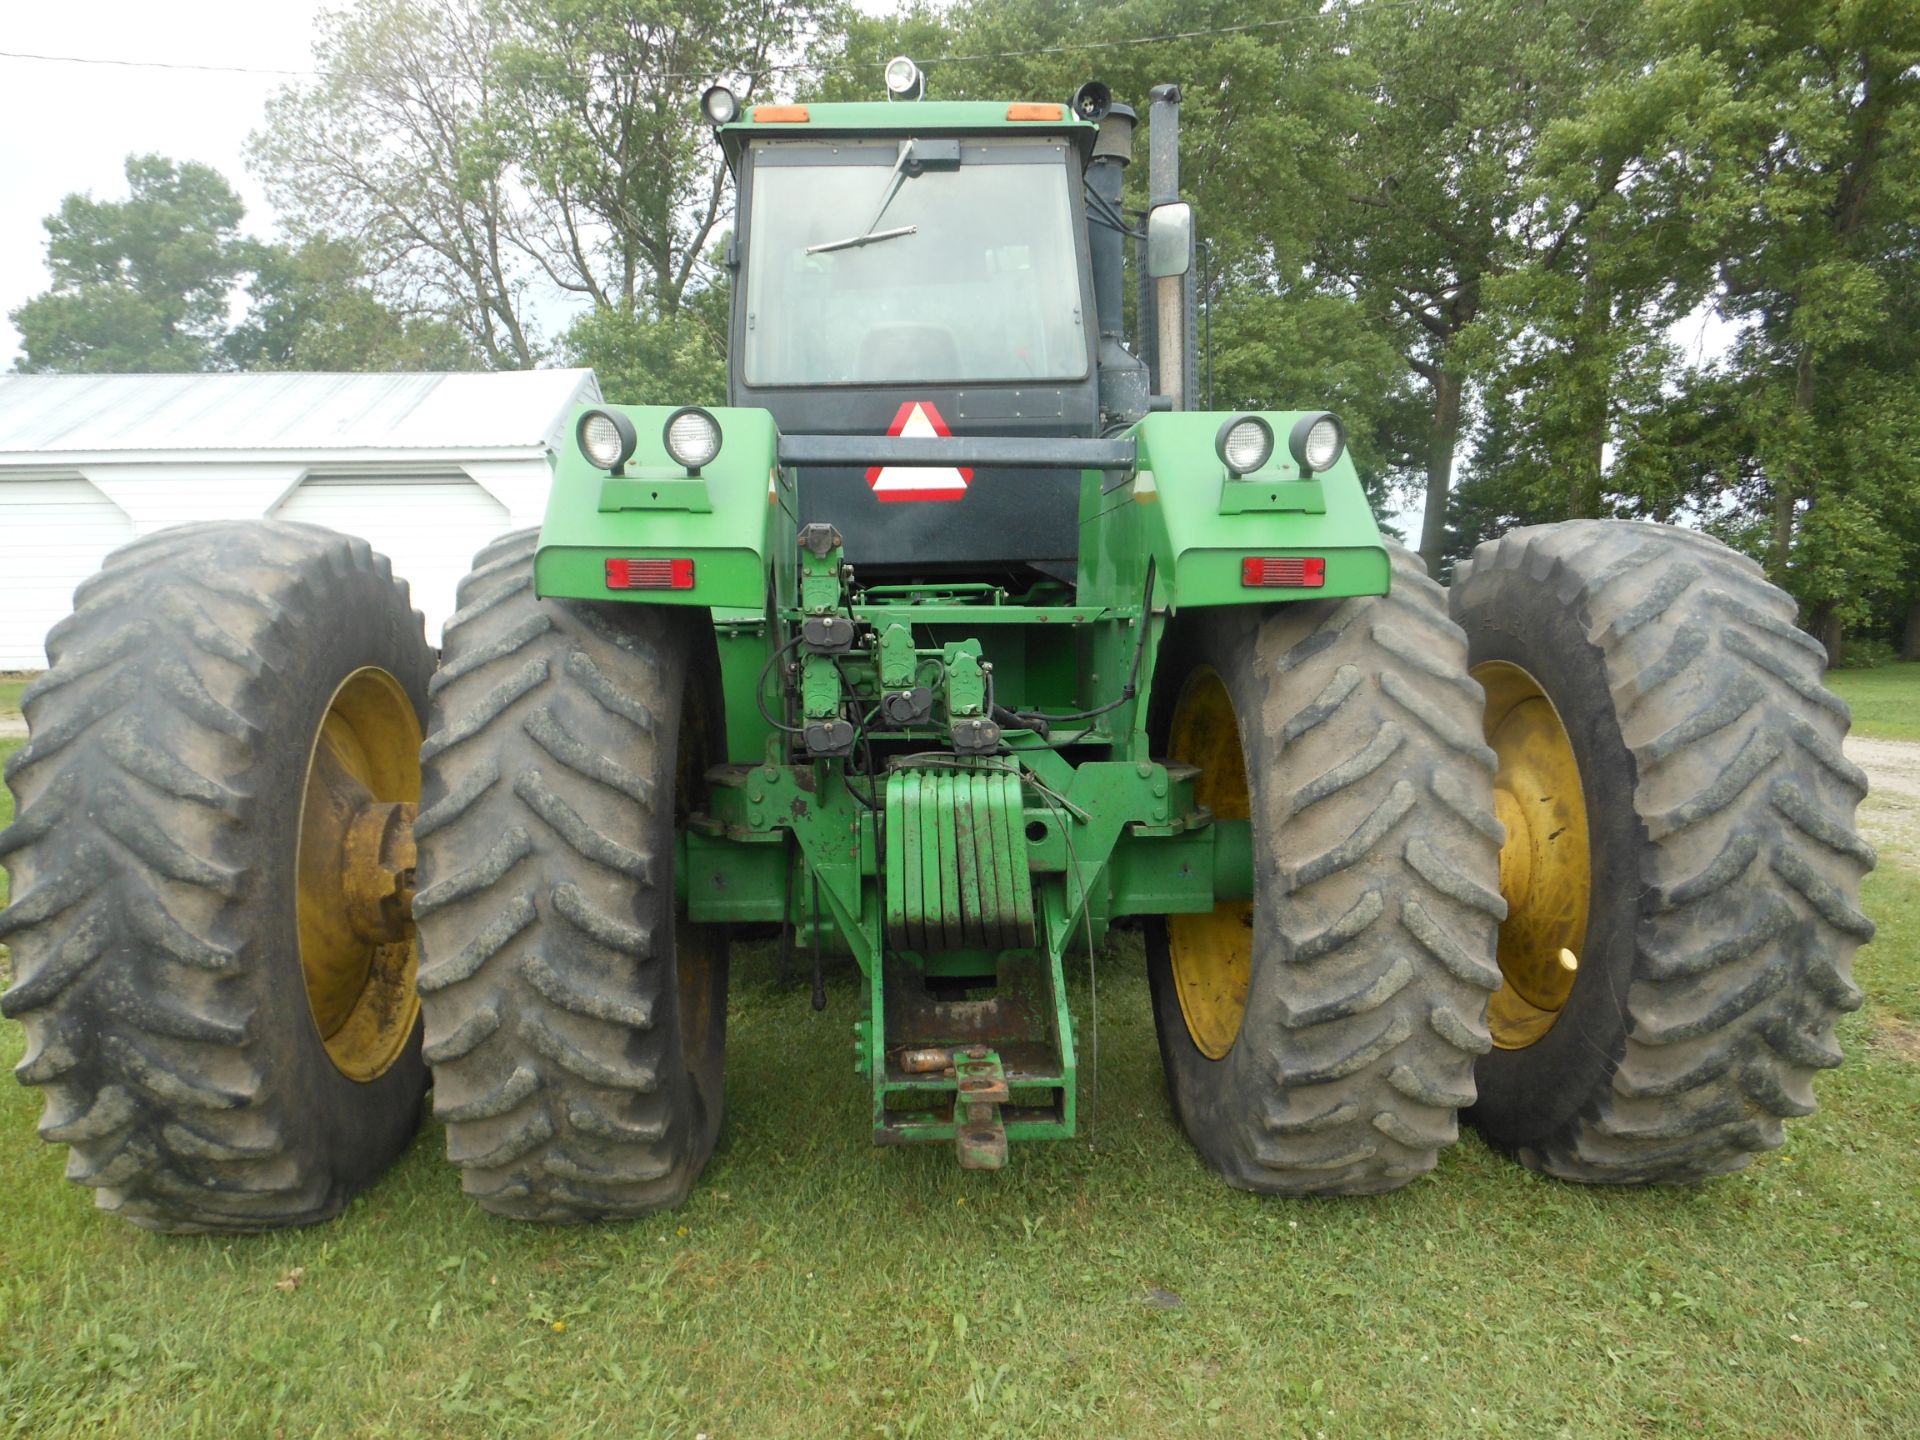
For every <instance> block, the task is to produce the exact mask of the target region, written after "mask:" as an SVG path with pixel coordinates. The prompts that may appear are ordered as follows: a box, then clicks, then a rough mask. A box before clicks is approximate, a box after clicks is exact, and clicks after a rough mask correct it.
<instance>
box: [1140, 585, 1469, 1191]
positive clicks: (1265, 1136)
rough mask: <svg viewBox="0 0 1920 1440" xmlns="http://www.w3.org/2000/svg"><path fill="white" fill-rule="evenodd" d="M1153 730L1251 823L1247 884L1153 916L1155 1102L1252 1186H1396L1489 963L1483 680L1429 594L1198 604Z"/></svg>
mask: <svg viewBox="0 0 1920 1440" xmlns="http://www.w3.org/2000/svg"><path fill="white" fill-rule="evenodd" d="M1161 654H1162V656H1163V657H1164V658H1163V659H1162V661H1161V666H1162V669H1161V673H1160V676H1159V677H1158V678H1157V679H1156V682H1155V706H1154V709H1155V712H1156V713H1155V715H1154V717H1153V721H1154V733H1155V736H1156V739H1157V740H1158V741H1159V742H1160V744H1161V747H1162V753H1163V754H1165V755H1167V756H1168V757H1169V759H1170V760H1178V761H1186V762H1189V763H1192V764H1195V765H1198V766H1199V767H1200V768H1201V776H1200V779H1199V781H1198V782H1197V798H1198V799H1199V800H1200V802H1201V803H1202V804H1205V805H1208V806H1210V807H1211V808H1212V810H1213V811H1214V813H1215V814H1216V815H1217V816H1219V817H1221V818H1222V819H1246V818H1249V817H1250V818H1251V820H1252V822H1253V823H1252V837H1253V870H1254V881H1253V892H1254V893H1253V899H1252V900H1251V901H1250V902H1233V901H1228V902H1223V903H1222V904H1221V905H1220V906H1219V907H1218V908H1216V909H1215V910H1214V911H1213V912H1212V913H1210V914H1205V915H1191V916H1187V915H1181V916H1170V917H1168V918H1166V919H1165V920H1161V921H1155V922H1154V923H1153V924H1152V925H1150V926H1149V928H1148V932H1147V934H1148V947H1147V954H1148V965H1149V971H1150V975H1151V980H1152V990H1153V1001H1154V1014H1155V1019H1156V1021H1157V1024H1158V1028H1159V1034H1160V1051H1161V1056H1162V1058H1163V1059H1164V1061H1165V1064H1166V1073H1167V1080H1168V1086H1169V1089H1170V1091H1171V1094H1172V1098H1173V1104H1174V1108H1175V1110H1176V1112H1177V1113H1178V1115H1179V1117H1180V1120H1181V1122H1182V1124H1183V1125H1184V1127H1185V1129H1186V1132H1187V1135H1188V1137H1189V1138H1190V1139H1191V1140H1192V1142H1193V1144H1194V1146H1195V1148H1196V1149H1198V1150H1199V1151H1200V1153H1201V1155H1202V1156H1203V1157H1204V1158H1205V1159H1206V1160H1207V1161H1208V1163H1209V1164H1211V1165H1212V1166H1213V1167H1214V1168H1216V1169H1217V1170H1219V1171H1220V1172H1221V1173H1222V1174H1223V1175H1224V1176H1225V1177H1226V1178H1227V1180H1228V1181H1229V1182H1230V1183H1232V1184H1234V1185H1237V1186H1240V1187H1242V1188H1245V1189H1248V1190H1262V1191H1273V1192H1280V1193H1288V1194H1316V1195H1347V1194H1364V1193H1369V1192H1373V1191H1380V1190H1390V1189H1393V1188H1395V1187H1397V1186H1400V1185H1403V1184H1405V1183H1406V1182H1407V1181H1409V1180H1411V1179H1412V1178H1413V1177H1415V1176H1416V1175H1419V1174H1421V1173H1422V1172H1424V1171H1427V1170H1430V1169H1432V1168H1433V1165H1434V1163H1435V1161H1436V1158H1437V1156H1438V1152H1439V1151H1440V1149H1441V1147H1443V1146H1445V1145H1447V1144H1449V1143H1451V1142H1452V1141H1453V1139H1454V1138H1455V1136H1456V1135H1457V1133H1458V1126H1457V1123H1456V1119H1455V1115H1456V1111H1457V1110H1458V1109H1459V1108H1460V1107H1461V1106H1464V1105H1468V1104H1470V1103H1472V1101H1473V1065H1474V1060H1475V1058H1476V1057H1477V1056H1478V1055H1480V1054H1481V1053H1482V1052H1483V1051H1485V1050H1486V1048H1487V1044H1488V1040H1487V1030H1486V1025H1485V1021H1484V1018H1483V1017H1484V1015H1485V1012H1486V1006H1487V995H1488V992H1490V991H1491V990H1492V989H1493V988H1494V986H1495V985H1497V984H1498V983H1499V980H1500V975H1499V972H1498V971H1497V970H1496V969H1495V968H1494V964H1493V945H1494V933H1495V927H1496V926H1497V925H1498V923H1499V920H1500V917H1501V915H1502V913H1503V910H1504V907H1503V906H1502V904H1501V901H1500V895H1499V892H1498V891H1497V890H1496V888H1495V880H1496V860H1495V857H1496V855H1497V853H1498V851H1499V833H1500V832H1499V827H1498V826H1497V825H1496V824H1495V823H1494V819H1493V792H1492V782H1493V754H1492V752H1491V751H1490V750H1489V749H1488V748H1487V747H1486V745H1485V744H1484V743H1483V742H1482V740H1481V734H1480V705H1481V698H1480V687H1479V686H1478V685H1476V684H1474V682H1473V681H1472V680H1470V679H1469V678H1468V677H1467V666H1466V644H1465V642H1464V640H1463V639H1462V637H1461V635H1460V631H1459V629H1458V628H1457V627H1456V626H1455V625H1454V624H1453V623H1452V622H1451V621H1449V620H1448V619H1447V615H1446V597H1445V593H1444V592H1443V591H1442V590H1441V588H1440V587H1439V586H1438V585H1436V584H1435V583H1434V582H1433V581H1431V580H1429V579H1428V578H1427V576H1426V572H1425V571H1424V570H1423V569H1421V567H1420V562H1419V560H1418V559H1417V558H1416V557H1414V556H1412V555H1409V554H1408V553H1407V552H1405V551H1403V550H1400V549H1398V548H1395V549H1394V551H1393V593H1392V594H1390V595H1385V596H1380V597H1377V598H1370V599H1358V600H1340V601H1327V602H1315V601H1296V602H1293V603H1289V604H1285V605H1277V606H1273V607H1270V608H1268V609H1265V610H1260V611H1253V610H1246V609H1238V608H1236V609H1223V610H1201V611H1196V612H1194V613H1193V614H1192V615H1191V616H1190V617H1188V618H1187V619H1186V620H1184V621H1183V622H1182V624H1181V628H1179V629H1178V630H1177V631H1176V632H1175V633H1174V634H1173V635H1172V636H1170V637H1169V640H1168V643H1167V644H1166V645H1164V646H1163V647H1162V649H1161Z"/></svg>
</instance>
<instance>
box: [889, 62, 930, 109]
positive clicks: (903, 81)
mask: <svg viewBox="0 0 1920 1440" xmlns="http://www.w3.org/2000/svg"><path fill="white" fill-rule="evenodd" d="M926 84H927V82H926V78H925V77H924V76H922V75H921V73H920V67H919V66H918V65H916V64H914V63H913V61H911V60H909V59H908V58H907V57H906V56H904V55H896V56H894V57H893V59H891V60H889V61H888V62H887V98H888V99H889V100H918V99H919V98H920V96H921V95H922V94H923V93H924V92H925V90H926Z"/></svg>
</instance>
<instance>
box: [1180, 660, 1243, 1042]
mask: <svg viewBox="0 0 1920 1440" xmlns="http://www.w3.org/2000/svg"><path fill="white" fill-rule="evenodd" d="M1167 753H1168V757H1169V758H1170V759H1173V760H1180V761H1185V762H1186V763H1187V764H1189V765H1197V766H1199V767H1200V778H1199V779H1198V780H1197V781H1195V782H1194V791H1193V795H1194V800H1195V801H1196V802H1197V803H1199V804H1201V805H1205V806H1206V807H1207V808H1208V809H1209V810H1211V811H1213V814H1214V818H1215V819H1219V820H1246V819H1249V818H1250V817H1251V816H1252V813H1253V807H1252V801H1251V799H1250V798H1249V796H1248V793H1247V762H1246V752H1245V751H1244V750H1242V749H1241V748H1240V726H1239V723H1238V722H1237V721H1236V720H1235V719H1234V715H1233V697H1232V696H1231V695H1229V694H1228V693H1227V687H1226V684H1225V683H1224V682H1223V681H1222V680H1221V679H1220V676H1219V674H1218V673H1217V672H1216V671H1214V670H1212V669H1210V668H1208V667H1207V666H1204V665H1203V666H1201V667H1200V668H1199V669H1197V670H1195V671H1194V672H1193V673H1192V674H1191V675H1189V676H1188V677H1187V683H1186V684H1185V685H1184V686H1182V687H1181V690H1180V698H1179V699H1178V700H1177V701H1176V702H1175V703H1174V707H1173V727H1172V730H1171V732H1170V733H1169V735H1168V737H1167ZM1167 951H1168V955H1169V958H1170V959H1171V961H1172V965H1173V988H1174V993H1175V994H1176V995H1178V996H1179V997H1180V1013H1181V1015H1182V1016H1183V1017H1185V1019H1186V1022H1187V1034H1188V1035H1190V1036H1191V1037H1192V1038H1193V1044H1194V1048H1195V1049H1197V1050H1198V1051H1199V1052H1200V1053H1201V1054H1202V1055H1204V1056H1206V1057H1207V1058H1208V1059H1209V1060H1219V1059H1221V1058H1223V1057H1224V1056H1225V1055H1226V1053H1227V1051H1229V1050H1231V1049H1232V1048H1233V1042H1234V1040H1235V1039H1236V1038H1237V1037H1238V1036H1239V1034H1240V1025H1241V1022H1242V1021H1243V1020H1244V1019H1245V1018H1246V1014H1247V982H1248V979H1249V977H1250V976H1251V974H1252V971H1253V902H1252V901H1251V900H1223V901H1221V902H1220V903H1219V904H1218V905H1216V906H1214V908H1213V913H1212V914H1210V915H1169V916H1168V917H1167Z"/></svg>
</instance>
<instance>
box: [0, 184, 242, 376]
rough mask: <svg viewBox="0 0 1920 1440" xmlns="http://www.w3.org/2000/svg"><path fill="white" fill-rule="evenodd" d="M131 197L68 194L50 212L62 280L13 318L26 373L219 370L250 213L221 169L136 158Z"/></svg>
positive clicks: (56, 276)
mask: <svg viewBox="0 0 1920 1440" xmlns="http://www.w3.org/2000/svg"><path fill="white" fill-rule="evenodd" d="M126 175H127V187H128V191H129V194H128V198H127V199H125V200H96V199H94V198H93V197H92V196H91V195H69V196H67V198H66V199H65V200H63V201H62V202H61V204H60V209H59V210H58V211H57V212H55V213H54V214H52V215H49V216H48V217H47V219H46V222H45V224H46V229H47V268H48V269H49V270H50V271H51V272H52V275H53V284H52V286H51V288H50V289H49V290H48V291H47V292H46V293H45V294H43V295H38V296H36V297H34V298H33V299H31V300H29V301H27V302H26V304H24V305H22V306H20V307H19V308H18V309H17V310H15V311H14V312H13V313H12V315H11V316H10V317H9V318H10V319H11V320H12V321H13V324H14V327H15V328H16V329H17V330H18V331H19V332H20V341H21V349H22V351H23V355H22V358H21V360H20V362H19V368H20V369H21V370H23V371H86V372H95V373H98V372H103V371H125V372H144V371H177V370H207V369H212V368H215V367H216V366H217V365H218V363H219V360H220V351H219V345H220V339H221V336H222V335H223V334H224V332H225V329H226V319H227V304H228V298H229V296H230V294H231V293H232V290H233V287H234V284H235V282H236V281H237V279H238V278H239V276H240V274H241V272H242V271H243V269H244V268H245V257H244V252H243V249H242V246H241V243H240V240H239V225H240V219H241V216H242V215H243V213H244V209H243V207H242V205H241V203H240V200H239V197H238V196H236V195H235V194H234V193H233V189H232V187H231V186H229V185H228V184H227V182H226V180H225V179H224V178H223V177H222V176H221V175H220V174H219V172H218V171H216V170H213V169H210V168H209V167H207V166H205V165H198V164H194V163H192V162H188V163H186V164H181V165H176V164H175V163H174V162H173V161H171V160H168V159H166V158H164V157H162V156H159V155H130V156H128V157H127V163H126Z"/></svg>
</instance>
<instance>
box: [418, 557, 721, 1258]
mask: <svg viewBox="0 0 1920 1440" xmlns="http://www.w3.org/2000/svg"><path fill="white" fill-rule="evenodd" d="M535 538H536V537H535V535H534V533H533V532H531V531H528V532H524V533H521V534H516V535H510V536H507V537H505V538H504V539H501V540H499V541H497V542H495V543H494V544H492V545H490V546H488V547H487V548H486V549H484V550H482V551H481V552H480V553H479V555H478V556H476V557H475V560H474V568H473V571H472V573H471V574H469V575H468V576H467V578H466V579H465V580H463V581H462V582H461V585H460V592H459V606H460V608H459V610H458V612H457V613H456V614H455V615H454V616H453V618H452V619H451V620H449V621H448V622H447V628H446V639H445V648H444V650H443V651H442V660H441V669H440V673H439V674H438V675H436V676H435V677H434V681H433V707H432V728H431V732H430V734H429V736H428V739H427V744H426V750H425V756H424V758H425V770H426V804H425V808H424V809H423V810H422V812H421V815H420V822H419V825H418V826H417V827H416V830H415V834H416V835H417V836H418V837H419V843H420V893H419V895H418V897H417V898H416V900H415V903H414V913H415V915H416V917H417V919H418V922H419V925H420V936H421V944H422V947H423V952H424V958H423V963H422V966H421V971H420V991H421V1003H422V1005H423V1006H424V1008H425V1012H426V1022H427V1047H426V1054H427V1060H428V1062H429V1063H430V1064H431V1065H432V1066H433V1069H434V1105H435V1110H436V1113H437V1114H438V1115H439V1117H440V1118H441V1119H442V1120H443V1121H445V1122H446V1127H447V1153H448V1155H449V1156H450V1157H451V1158H452V1160H453V1162H454V1163H455V1164H456V1165H458V1166H460V1168H461V1170H462V1171H463V1172H464V1184H465V1187H466V1191H467V1193H468V1194H469V1195H471V1196H473V1197H474V1198H475V1199H477V1200H478V1201H479V1202H480V1204H482V1205H483V1206H485V1207H486V1208H487V1209H489V1210H492V1211H494V1212H495V1213H497V1214H501V1215H509V1216H514V1217H516V1218H520V1219H527V1220H550V1221H585V1220H596V1219H602V1218H612V1217H620V1216H629V1215H640V1214H645V1213H647V1212H649V1211H652V1210H658V1209H661V1208H663V1207H666V1206H671V1205H676V1204H678V1203H679V1202H680V1201H681V1200H683V1199H685V1198H686V1194H687V1191H688V1189H689V1187H690V1186H691V1185H692V1183H693V1180H694V1177H695V1176H697V1175H698V1174H699V1173H700V1171H701V1169H702V1168H703V1167H704V1166H705V1165H706V1162H707V1159H708V1157H709V1156H710V1155H711V1154H712V1152H713V1147H714V1144H715V1141H716V1139H717V1138H718V1135H719V1130H720V1119H721V1094H722V1092H721V1071H722V1063H723V1059H724V1051H725V1043H726V985H727V940H726V934H725V931H724V929H722V928H720V927H708V926H695V925H690V924H688V923H687V921H686V920H685V918H684V909H683V908H682V907H679V906H677V905H676V902H675V899H674V835H675V829H676V820H677V818H680V817H684V816H685V814H686V813H687V812H688V810H689V809H691V808H696V807H697V805H698V803H699V796H700V794H701V791H702V787H703V785H704V782H705V775H706V770H707V767H708V765H709V764H710V763H712V762H714V761H716V760H717V759H718V758H719V757H720V755H721V750H722V746H721V734H722V731H721V728H720V727H721V725H722V715H723V712H722V710H721V708H720V707H721V701H720V696H719V692H718V668H717V662H716V660H715V657H714V651H713V642H712V639H711V632H710V629H708V628H707V627H704V626H702V625H701V624H699V623H697V622H698V621H701V620H704V619H705V613H704V612H697V613H696V612H694V611H690V610H684V609H679V608H673V607H667V606H640V605H593V604H584V603H578V602H571V601H558V600H539V599H536V598H535V597H534V594H533V554H534V542H535Z"/></svg>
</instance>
